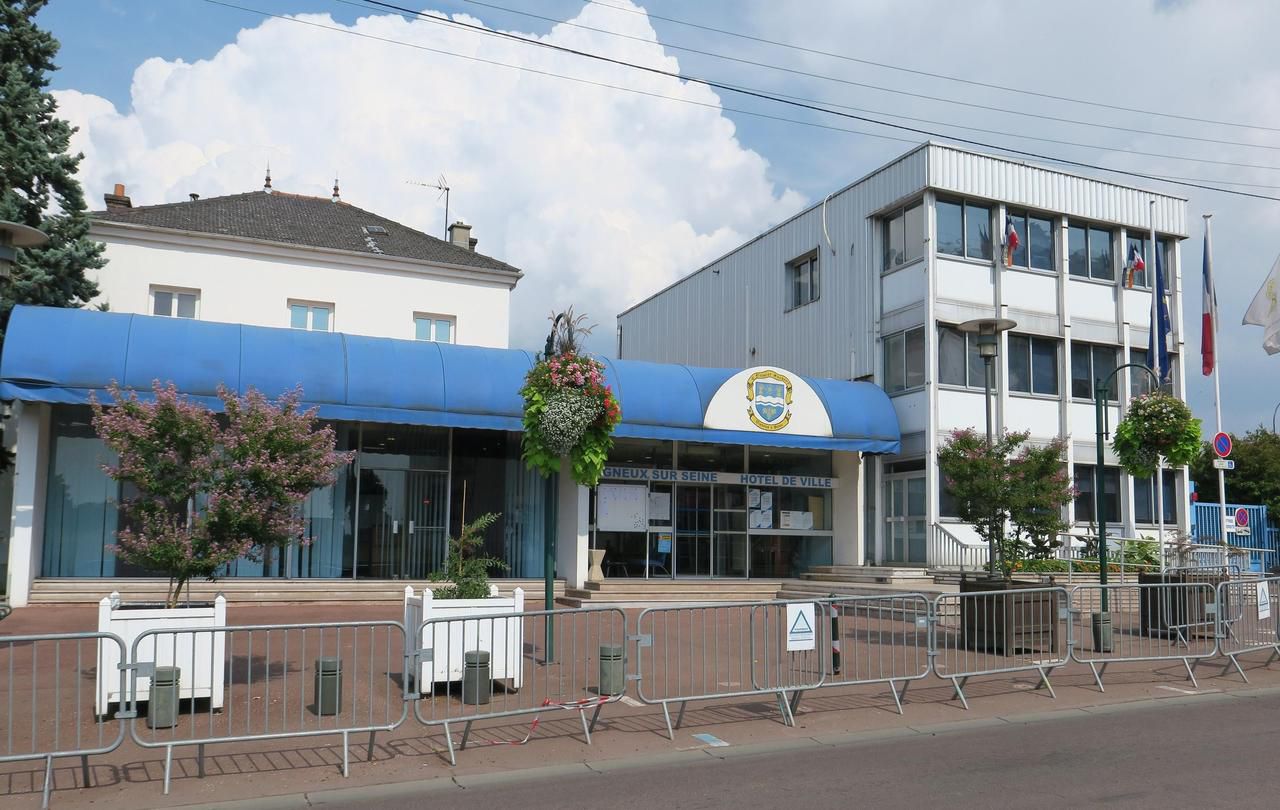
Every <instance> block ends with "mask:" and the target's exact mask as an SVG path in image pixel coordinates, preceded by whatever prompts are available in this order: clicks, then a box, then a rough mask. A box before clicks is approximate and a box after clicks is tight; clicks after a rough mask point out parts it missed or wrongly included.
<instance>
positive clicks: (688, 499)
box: [673, 485, 712, 577]
mask: <svg viewBox="0 0 1280 810" xmlns="http://www.w3.org/2000/svg"><path fill="white" fill-rule="evenodd" d="M675 490H676V493H675V504H676V510H675V511H676V515H675V517H676V532H675V535H676V536H675V545H676V548H675V558H676V559H675V563H676V567H675V571H674V572H673V573H674V574H675V576H678V577H709V576H711V518H712V513H711V487H710V486H683V485H681V486H677V487H676V488H675Z"/></svg>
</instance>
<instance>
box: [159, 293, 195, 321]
mask: <svg viewBox="0 0 1280 810" xmlns="http://www.w3.org/2000/svg"><path fill="white" fill-rule="evenodd" d="M199 309H200V291H199V290H188V289H180V288H177V287H155V286H153V287H152V288H151V314H152V315H162V316H164V317H166V318H198V317H200V313H199Z"/></svg>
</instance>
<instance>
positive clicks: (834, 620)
mask: <svg viewBox="0 0 1280 810" xmlns="http://www.w3.org/2000/svg"><path fill="white" fill-rule="evenodd" d="M831 598H832V599H835V598H836V595H835V594H834V593H833V594H831ZM831 674H832V675H839V674H840V608H838V607H836V605H835V603H834V602H832V603H831Z"/></svg>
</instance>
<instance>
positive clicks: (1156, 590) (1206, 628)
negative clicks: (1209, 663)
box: [1071, 582, 1220, 691]
mask: <svg viewBox="0 0 1280 810" xmlns="http://www.w3.org/2000/svg"><path fill="white" fill-rule="evenodd" d="M1217 594H1218V590H1217V587H1216V582H1178V583H1174V582H1171V583H1164V584H1161V583H1149V584H1129V583H1126V584H1107V585H1092V584H1091V585H1077V586H1076V587H1075V588H1074V589H1073V590H1072V592H1071V604H1072V608H1073V610H1072V613H1073V614H1074V621H1073V624H1074V626H1075V629H1074V631H1073V633H1072V638H1074V639H1076V640H1077V643H1076V644H1074V645H1073V646H1072V650H1071V657H1072V659H1073V660H1075V661H1076V662H1078V663H1081V664H1085V665H1086V666H1088V667H1089V669H1090V670H1092V671H1093V679H1094V681H1095V682H1096V683H1097V685H1098V690H1099V691H1104V690H1103V686H1102V677H1103V675H1104V674H1105V673H1106V670H1107V667H1108V666H1109V665H1110V664H1114V663H1119V662H1132V661H1181V662H1182V663H1183V666H1185V667H1186V670H1187V678H1188V680H1190V681H1191V682H1192V683H1193V684H1195V683H1196V676H1195V665H1196V663H1197V662H1199V661H1202V660H1204V659H1206V658H1211V657H1213V656H1214V655H1216V654H1217V652H1218V638H1217V636H1218V617H1219V615H1220V612H1219V609H1218V606H1219V603H1218V598H1217ZM1104 596H1105V597H1106V599H1105V601H1106V603H1107V606H1108V609H1107V613H1106V615H1107V616H1108V617H1109V618H1110V625H1109V627H1108V626H1107V625H1106V624H1105V623H1104V622H1102V621H1101V618H1100V616H1101V607H1102V604H1103V601H1104V599H1103V597H1104Z"/></svg>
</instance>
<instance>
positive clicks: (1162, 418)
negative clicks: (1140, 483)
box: [1112, 391, 1200, 478]
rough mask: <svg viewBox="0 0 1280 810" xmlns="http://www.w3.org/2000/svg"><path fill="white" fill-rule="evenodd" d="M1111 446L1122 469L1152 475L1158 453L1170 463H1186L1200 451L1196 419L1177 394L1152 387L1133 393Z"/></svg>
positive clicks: (1147, 476) (1141, 476)
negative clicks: (1144, 392) (1143, 393)
mask: <svg viewBox="0 0 1280 810" xmlns="http://www.w3.org/2000/svg"><path fill="white" fill-rule="evenodd" d="M1112 447H1113V448H1114V449H1115V451H1116V456H1117V457H1118V458H1119V460H1120V466H1122V467H1124V469H1125V472H1127V473H1129V474H1130V475H1132V476H1134V477H1135V478H1150V477H1151V476H1153V475H1155V472H1156V463H1157V461H1158V460H1159V459H1160V457H1161V456H1163V457H1164V459H1165V462H1166V463H1168V464H1169V466H1172V467H1182V466H1185V465H1187V464H1190V463H1191V462H1192V461H1194V460H1195V459H1196V456H1198V455H1199V453H1200V420H1199V419H1196V418H1195V417H1193V416H1192V415H1191V409H1190V408H1188V407H1187V404H1186V403H1185V402H1183V401H1182V400H1180V399H1178V398H1177V397H1174V396H1171V395H1169V394H1166V393H1165V392H1163V391H1153V392H1151V393H1150V394H1146V395H1144V396H1140V397H1135V398H1134V399H1133V401H1132V402H1130V403H1129V410H1128V412H1127V413H1125V415H1124V419H1122V420H1120V424H1118V425H1116V435H1115V439H1113V440H1112Z"/></svg>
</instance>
